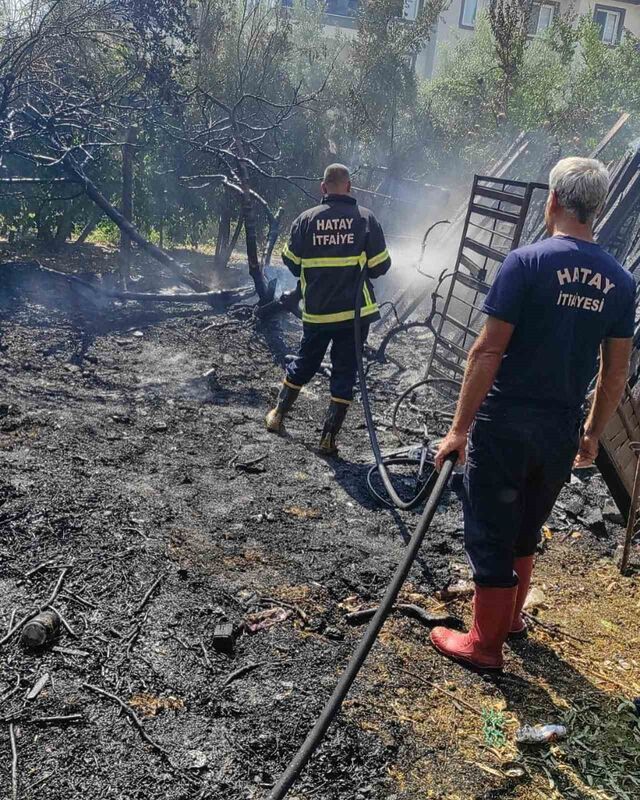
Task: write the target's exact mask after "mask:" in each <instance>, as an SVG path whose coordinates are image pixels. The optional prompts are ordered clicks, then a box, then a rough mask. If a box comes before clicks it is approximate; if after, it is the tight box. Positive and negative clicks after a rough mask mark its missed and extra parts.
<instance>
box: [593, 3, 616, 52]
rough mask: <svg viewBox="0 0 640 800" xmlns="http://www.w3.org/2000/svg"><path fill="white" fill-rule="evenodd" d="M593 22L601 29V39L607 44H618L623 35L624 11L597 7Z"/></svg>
mask: <svg viewBox="0 0 640 800" xmlns="http://www.w3.org/2000/svg"><path fill="white" fill-rule="evenodd" d="M593 21H594V22H595V23H596V25H597V26H598V28H600V38H601V39H602V41H603V42H604V43H605V44H618V42H619V41H620V37H621V35H622V27H623V22H624V9H622V8H609V7H608V6H596V7H595V11H594V14H593Z"/></svg>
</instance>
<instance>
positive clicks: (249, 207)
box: [233, 120, 273, 303]
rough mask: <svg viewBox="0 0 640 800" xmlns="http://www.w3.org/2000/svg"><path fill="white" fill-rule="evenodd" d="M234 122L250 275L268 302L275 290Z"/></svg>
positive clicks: (242, 150)
mask: <svg viewBox="0 0 640 800" xmlns="http://www.w3.org/2000/svg"><path fill="white" fill-rule="evenodd" d="M233 124H234V129H235V130H234V134H235V136H234V144H235V149H236V156H237V159H236V161H237V164H238V176H239V178H240V185H241V187H242V213H243V216H244V232H245V238H246V243H247V260H248V261H249V275H250V276H251V278H252V280H253V283H254V286H255V287H256V293H257V295H258V298H259V303H268V302H269V301H271V300H272V299H273V292H270V290H269V287H268V286H267V282H266V281H265V279H264V273H263V271H262V266H261V264H260V259H259V258H258V237H257V224H256V210H255V208H254V205H253V202H252V199H251V184H250V181H249V173H248V171H247V165H246V164H245V162H244V160H243V159H244V158H245V153H244V147H243V144H242V138H241V137H240V135H239V131H238V126H237V124H236V122H235V120H234V121H233Z"/></svg>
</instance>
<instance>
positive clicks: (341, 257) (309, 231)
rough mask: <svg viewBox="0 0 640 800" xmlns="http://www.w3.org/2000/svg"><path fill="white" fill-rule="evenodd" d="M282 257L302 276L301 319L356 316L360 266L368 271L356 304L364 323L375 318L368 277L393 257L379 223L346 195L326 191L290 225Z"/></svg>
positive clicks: (342, 320) (340, 323) (339, 321)
mask: <svg viewBox="0 0 640 800" xmlns="http://www.w3.org/2000/svg"><path fill="white" fill-rule="evenodd" d="M282 260H283V261H284V263H285V264H286V265H287V267H288V268H289V270H290V271H291V272H292V273H293V274H294V275H295V276H296V277H297V278H300V287H301V289H302V309H303V310H302V320H303V322H305V323H309V324H312V325H334V326H336V327H347V326H348V325H350V324H352V323H353V319H354V317H355V293H356V289H357V286H358V281H359V279H360V271H361V270H363V269H366V270H367V278H366V280H365V283H364V287H363V291H362V297H361V300H360V308H361V312H360V313H361V315H362V319H363V322H373V320H375V319H379V316H380V315H379V312H378V304H377V303H376V298H375V295H374V292H373V286H372V284H371V279H373V278H377V277H379V276H380V275H384V274H385V273H386V272H387V271H388V269H389V267H390V266H391V259H390V257H389V252H388V250H387V246H386V243H385V240H384V234H383V232H382V228H381V227H380V223H379V222H378V220H377V219H376V218H375V217H374V215H373V214H372V212H371V211H369V209H368V208H363V207H362V206H359V205H358V204H357V202H356V200H355V198H353V197H350V196H349V195H332V194H330V195H328V196H327V197H325V198H324V199H323V201H322V204H321V205H319V206H315V207H314V208H310V209H309V210H308V211H305V212H304V213H303V214H301V215H300V216H299V217H298V218H297V219H296V220H295V222H294V223H293V225H292V226H291V236H290V238H289V242H288V243H287V244H286V245H285V248H284V250H283V251H282Z"/></svg>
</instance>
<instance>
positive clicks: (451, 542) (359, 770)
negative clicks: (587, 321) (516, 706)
mask: <svg viewBox="0 0 640 800" xmlns="http://www.w3.org/2000/svg"><path fill="white" fill-rule="evenodd" d="M32 290H33V286H31V287H30V291H28V292H27V291H23V290H22V289H21V288H20V287H16V285H15V283H14V281H13V279H11V280H10V281H9V280H5V281H4V286H3V288H2V291H1V293H0V312H1V319H0V337H1V338H0V371H1V374H2V386H3V392H2V398H1V405H0V464H1V472H0V526H1V531H2V533H1V536H0V639H1V638H2V637H3V636H4V635H5V631H8V630H9V629H10V625H11V622H12V621H13V622H15V621H19V620H20V619H21V618H22V617H23V616H24V615H25V614H27V613H28V612H30V611H33V610H34V609H36V608H37V607H38V606H39V605H41V604H43V603H45V602H46V600H47V598H48V597H49V596H50V595H51V592H52V591H53V589H54V587H55V586H56V584H57V582H58V580H59V577H60V576H61V574H62V573H63V572H64V571H65V570H66V572H64V581H63V584H62V587H61V589H60V592H59V594H58V595H57V597H56V599H55V601H54V602H53V605H54V607H55V608H56V609H57V610H58V611H59V612H61V614H62V616H63V617H64V620H65V621H66V623H67V625H68V629H67V628H65V627H63V628H62V630H61V633H60V637H59V639H58V640H57V641H56V642H54V643H53V646H51V645H50V646H48V647H46V648H45V649H44V650H42V651H41V652H37V653H29V652H26V651H25V650H24V649H23V648H22V647H21V646H20V643H19V634H16V635H14V636H12V637H11V638H10V639H9V640H8V641H7V642H6V643H4V644H3V645H2V646H1V647H0V721H1V722H2V728H1V730H2V733H1V735H0V796H1V797H3V798H4V797H7V798H9V797H11V796H12V785H11V781H12V757H13V754H12V743H11V735H10V728H9V725H10V723H12V724H13V727H12V729H11V730H12V732H13V741H14V743H15V750H16V752H17V758H18V768H17V776H18V779H19V785H18V787H17V797H18V798H20V800H26V799H28V800H31V798H34V799H35V798H48V799H50V800H76V798H77V799H78V800H79V799H80V798H83V800H84V799H86V798H89V799H90V800H94V798H95V799H96V800H97V798H118V799H119V800H134V798H135V799H136V800H152V799H153V800H155V798H158V799H159V798H163V800H178V799H180V798H184V799H185V800H186V798H190V799H192V798H225V800H249V799H250V798H251V799H253V798H264V797H265V796H266V794H267V793H268V788H269V787H270V786H271V785H272V784H273V783H274V781H275V780H276V779H277V778H278V776H279V774H280V772H281V771H282V769H283V768H284V766H285V765H286V764H287V762H288V760H289V758H290V757H291V756H292V755H293V753H294V752H295V750H296V749H297V747H298V746H299V744H300V743H301V741H302V740H303V738H304V736H305V735H306V733H307V731H308V729H309V728H310V726H311V725H312V723H313V721H314V720H315V718H316V717H317V715H318V713H319V711H320V710H321V708H322V705H323V703H324V701H325V700H326V698H327V697H328V695H329V694H330V693H331V690H332V688H333V686H334V684H335V682H336V679H337V675H338V673H339V670H340V668H341V667H342V666H343V665H344V664H346V662H347V660H348V658H349V656H350V654H351V652H352V651H353V648H354V646H355V643H356V641H357V639H358V637H359V636H360V635H361V631H362V629H360V628H355V629H354V628H352V627H350V626H349V625H348V624H346V622H345V620H344V617H345V613H346V611H347V610H352V609H354V608H358V607H360V606H368V605H371V604H373V603H375V602H376V601H377V600H378V599H379V598H380V597H381V595H382V593H383V591H384V588H385V586H386V584H387V582H388V580H389V579H390V577H391V574H392V572H393V570H394V568H395V566H396V564H397V562H398V560H399V559H400V557H401V555H402V552H403V547H404V544H405V542H406V539H407V537H408V536H409V535H410V532H411V530H412V529H413V525H414V524H415V521H416V520H417V516H416V514H412V513H408V514H399V513H397V512H395V511H393V512H392V511H390V510H388V509H386V508H381V507H380V506H379V505H377V504H376V503H375V502H374V501H372V499H371V497H370V495H369V493H368V491H367V489H366V483H365V476H366V473H367V470H368V467H369V464H370V458H371V457H370V452H369V449H368V441H367V434H366V430H365V428H364V425H363V420H362V415H361V411H360V409H359V408H357V407H356V408H354V409H353V410H352V412H350V416H349V417H348V420H347V423H346V425H345V429H344V432H343V435H342V438H341V444H342V448H341V458H340V459H339V460H335V459H334V460H331V459H323V458H321V457H320V456H318V454H317V453H316V452H315V444H316V442H317V439H318V437H319V432H320V427H321V421H322V416H323V413H324V409H325V404H326V402H327V400H328V386H327V381H326V378H324V377H320V378H319V379H318V380H316V381H315V382H314V383H312V384H311V385H310V386H309V387H308V388H307V390H306V391H305V392H304V393H303V394H302V396H301V398H300V400H299V402H298V404H297V405H296V408H295V412H294V413H293V415H292V417H291V420H290V422H289V423H288V426H287V427H288V435H287V436H284V437H274V436H272V435H269V434H268V433H266V431H265V430H264V427H263V418H264V414H265V413H266V411H267V409H268V407H269V405H270V403H272V402H273V400H274V398H275V395H276V393H277V389H278V385H279V382H280V379H281V365H282V363H283V361H284V357H285V355H286V354H287V353H290V352H292V351H294V350H295V346H296V342H297V339H298V337H299V325H298V323H297V322H295V321H288V320H278V321H272V322H271V323H269V324H268V325H265V326H263V327H256V326H254V324H253V323H251V322H249V321H247V319H246V317H245V316H244V315H242V314H240V315H239V316H237V317H234V316H229V315H228V314H226V313H225V309H223V308H219V309H214V308H209V307H207V306H194V307H185V306H178V305H177V304H176V305H163V306H162V307H148V308H141V307H140V306H138V305H136V304H129V305H126V306H124V305H119V306H116V305H110V304H107V305H105V306H104V307H101V308H97V307H93V308H92V307H90V306H87V305H86V303H85V302H84V301H83V300H82V298H81V299H79V300H78V299H76V300H73V299H72V297H71V295H69V294H68V292H67V290H63V289H54V288H52V287H48V288H47V289H46V290H45V289H41V290H40V291H39V292H38V293H37V294H35V295H34V293H33V291H32ZM398 352H399V353H404V355H405V357H406V358H407V359H409V358H410V357H414V358H415V351H413V353H412V355H411V356H409V352H410V349H409V347H408V342H407V341H406V340H405V342H404V343H402V342H400V343H399V344H398ZM425 355H426V353H425ZM371 374H372V386H373V393H374V395H375V397H376V398H377V399H378V400H385V399H390V398H392V397H393V396H394V395H395V394H396V386H395V381H396V379H397V378H398V374H397V372H396V368H395V367H393V366H391V365H390V366H388V367H378V366H377V367H375V368H374V369H373V370H372V373H371ZM383 379H385V381H386V382H383ZM389 379H392V380H391V382H390V381H389ZM409 383H410V381H409V380H408V379H407V378H405V377H400V378H399V385H402V386H406V385H409ZM378 408H379V411H380V416H381V417H382V416H384V414H383V409H382V408H381V407H380V405H378ZM381 438H382V443H383V446H385V447H387V448H389V447H391V446H397V443H395V444H394V440H393V439H392V438H391V436H390V434H388V433H384V432H383V433H382V437H381ZM589 483H591V484H593V485H592V486H591V488H590V486H589ZM565 494H566V496H565V497H564V503H563V505H564V508H563V509H559V511H558V516H557V518H556V519H555V520H554V527H555V529H556V530H562V529H563V528H564V529H566V531H567V532H570V531H571V528H572V525H573V524H574V522H573V520H574V519H578V518H581V517H582V518H585V515H587V514H588V513H589V511H590V508H591V507H592V508H595V509H596V510H597V511H600V509H601V506H602V505H603V504H604V502H605V500H606V497H605V496H604V493H603V491H602V487H601V484H600V482H599V479H597V478H591V479H588V480H587V484H579V485H577V486H571V487H569V489H568V490H567V492H566V493H565ZM578 506H579V507H578ZM592 522H593V530H595V531H596V533H597V534H598V536H594V535H592V534H591V533H590V532H589V529H588V527H586V528H584V531H585V532H584V536H583V537H582V538H581V539H580V541H576V542H575V543H574V546H575V547H576V548H578V549H581V550H582V551H583V552H584V553H587V552H590V551H593V550H596V549H597V552H598V554H600V555H602V554H603V553H610V552H611V551H612V549H613V547H614V536H613V534H617V532H618V529H617V527H616V526H615V525H613V526H612V523H610V522H608V521H607V520H603V519H602V517H601V515H600V516H598V513H596V514H595V517H594V518H593V519H592ZM464 572H465V567H464V564H463V553H462V520H461V513H460V507H459V504H458V501H457V499H456V497H455V495H454V494H451V493H450V494H449V495H448V496H447V497H446V498H445V500H444V502H443V505H442V509H441V512H440V513H439V514H438V516H437V517H436V519H435V521H434V523H433V525H432V528H431V531H430V532H429V534H428V537H427V541H426V543H425V547H424V549H423V552H422V555H421V558H420V559H419V562H418V563H417V564H416V566H415V568H414V570H413V572H412V575H411V578H410V588H411V591H412V593H413V594H412V595H411V596H412V598H413V600H414V601H415V597H416V596H417V594H416V593H422V594H423V595H424V597H425V604H426V605H427V606H428V604H429V602H430V601H429V599H428V598H430V597H432V596H433V594H434V592H435V591H436V590H437V589H440V588H442V587H443V586H445V585H446V584H447V583H448V582H450V581H452V580H453V581H455V580H458V579H459V578H460V576H461V575H464ZM152 587H153V591H152V592H151V594H148V591H149V589H150V588H152ZM222 623H231V624H232V625H233V629H234V643H233V646H232V650H231V651H229V652H225V650H224V647H223V646H221V645H220V644H219V643H218V642H217V640H216V638H215V635H214V634H215V631H216V627H217V626H219V625H220V624H222ZM272 623H273V624H272ZM251 627H253V628H256V627H257V628H259V629H258V630H255V631H254V632H251ZM400 630H401V631H404V633H405V634H406V635H407V636H409V637H413V638H414V640H415V641H414V643H415V642H418V643H419V645H420V647H425V648H426V647H427V644H426V632H425V630H424V629H423V628H421V627H420V625H419V623H418V622H415V621H406V620H405V621H403V622H402V623H401V629H400ZM72 634H73V635H72ZM388 651H389V648H388V647H387V646H383V645H377V646H376V648H375V649H374V652H373V653H372V656H371V659H372V662H373V663H374V664H376V665H377V667H379V668H382V667H383V666H384V665H385V663H386V659H387V658H390V659H391V661H390V662H389V663H390V664H392V662H393V663H395V662H394V661H393V659H395V658H396V656H395V654H390V653H389V652H388ZM389 669H390V670H391V673H390V674H391V675H393V671H392V670H393V666H390V667H389ZM45 674H48V676H49V678H48V681H47V683H46V685H45V686H44V688H43V689H42V690H41V692H40V693H39V694H38V696H37V697H36V698H34V699H31V700H27V699H26V697H27V694H28V692H29V691H30V690H31V689H32V687H33V686H34V685H35V684H36V683H37V681H38V679H40V678H41V677H42V676H44V675H45ZM381 691H383V684H381V685H380V686H378V684H373V685H372V684H370V682H369V680H368V679H367V678H366V677H363V678H361V679H360V680H359V681H358V682H357V683H356V685H355V687H354V689H353V690H352V693H351V696H350V699H351V701H352V702H353V703H354V704H355V706H356V707H358V708H360V709H361V710H360V711H359V712H358V713H344V714H342V715H340V716H339V718H338V720H337V721H336V722H335V723H334V725H333V726H332V728H331V729H330V731H329V734H328V736H327V738H326V740H325V743H324V745H323V746H322V748H321V750H320V751H319V753H318V754H317V755H316V757H315V758H314V759H313V761H312V764H311V767H310V768H309V769H308V770H307V771H306V772H305V773H304V775H303V778H302V779H301V781H300V782H299V783H298V784H297V786H296V787H295V789H294V790H292V792H291V795H290V796H291V797H292V798H299V800H301V799H302V798H326V799H327V800H334V799H335V800H347V799H349V800H364V799H365V798H366V799H367V800H376V799H380V800H381V799H382V798H387V799H388V800H391V798H392V797H394V798H397V800H417V798H418V797H421V796H427V795H421V794H419V793H416V790H415V787H412V785H411V784H410V783H409V784H406V783H402V782H399V781H398V780H397V779H396V777H395V776H396V775H397V771H398V769H399V768H400V767H402V765H405V766H406V764H407V763H410V762H412V760H413V759H415V758H416V757H418V756H419V757H420V758H422V759H423V761H422V765H423V766H424V765H425V764H426V765H429V764H431V765H432V771H433V773H434V774H437V773H438V770H439V769H442V768H443V767H442V758H443V754H442V752H441V751H440V750H439V749H438V748H434V749H433V750H432V751H431V752H426V753H416V750H415V747H414V746H413V744H412V742H411V740H410V738H409V737H407V736H405V735H404V734H401V733H400V732H399V731H398V730H397V727H396V728H394V725H395V723H393V724H392V723H389V725H387V726H386V727H384V726H383V727H384V729H383V728H381V727H380V725H370V724H365V723H364V722H363V711H362V709H365V710H366V709H367V708H368V707H369V703H370V700H371V698H372V694H374V695H375V693H376V692H381ZM100 692H107V693H109V695H111V696H107V695H105V694H101V693H100ZM118 700H119V701H120V702H121V703H122V704H124V705H125V706H126V707H127V708H129V709H132V710H133V711H134V712H135V714H136V715H137V719H138V720H139V722H140V723H141V726H142V730H140V729H139V728H138V727H137V726H136V725H135V724H134V723H133V721H132V720H131V718H130V717H129V716H128V715H127V714H126V713H125V712H124V711H123V708H122V706H121V705H120V704H119V703H118ZM372 713H373V712H372ZM69 715H79V718H74V719H73V720H69V721H66V722H65V721H51V720H50V719H49V718H51V717H59V716H69ZM364 716H365V721H366V712H364ZM394 731H395V734H394ZM143 734H144V735H146V736H147V737H150V741H149V740H147V741H145V740H144V739H143ZM425 759H426V760H425ZM399 765H400V766H399ZM484 780H485V781H486V774H485V775H484ZM482 785H483V773H482V772H478V771H477V770H476V771H475V772H473V771H470V772H467V773H466V774H465V773H464V772H461V773H460V774H459V779H458V789H459V796H460V797H461V798H467V797H469V798H471V797H485V796H486V797H489V795H485V794H484V793H478V792H483V789H482ZM428 796H434V797H436V796H442V797H443V798H444V797H450V796H453V795H450V794H448V793H444V790H443V794H442V795H428ZM491 796H492V797H493V796H495V797H498V796H503V797H507V796H514V797H515V795H510V794H500V795H491Z"/></svg>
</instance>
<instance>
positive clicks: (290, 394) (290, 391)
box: [265, 383, 300, 433]
mask: <svg viewBox="0 0 640 800" xmlns="http://www.w3.org/2000/svg"><path fill="white" fill-rule="evenodd" d="M299 394H300V389H294V388H293V387H292V386H289V385H288V384H286V383H283V384H282V388H281V389H280V394H279V395H278V402H277V403H276V407H275V408H272V409H271V411H270V412H269V413H268V414H267V416H266V419H265V423H266V425H267V430H268V431H270V432H271V433H281V431H282V429H283V424H282V423H283V421H284V418H285V416H286V415H287V413H288V412H289V410H290V409H291V406H293V404H294V403H295V402H296V400H297V399H298V395H299Z"/></svg>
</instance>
